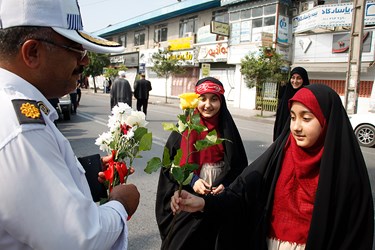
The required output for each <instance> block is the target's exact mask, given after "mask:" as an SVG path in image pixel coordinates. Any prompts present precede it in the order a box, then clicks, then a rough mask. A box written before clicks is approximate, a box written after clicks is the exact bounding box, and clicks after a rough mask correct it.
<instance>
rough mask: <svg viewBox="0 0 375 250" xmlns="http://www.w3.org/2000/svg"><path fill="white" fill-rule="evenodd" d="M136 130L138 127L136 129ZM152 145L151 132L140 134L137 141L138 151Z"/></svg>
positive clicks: (145, 149) (148, 148)
mask: <svg viewBox="0 0 375 250" xmlns="http://www.w3.org/2000/svg"><path fill="white" fill-rule="evenodd" d="M137 130H138V129H137ZM151 147H152V133H147V134H145V135H143V136H142V138H141V141H140V142H139V149H138V150H139V151H149V150H151Z"/></svg>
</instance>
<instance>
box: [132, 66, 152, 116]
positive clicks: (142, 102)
mask: <svg viewBox="0 0 375 250" xmlns="http://www.w3.org/2000/svg"><path fill="white" fill-rule="evenodd" d="M151 90H152V86H151V82H150V81H149V80H146V75H145V73H141V79H140V80H138V81H136V82H135V84H134V97H135V98H136V99H137V110H138V111H141V108H142V107H143V113H145V115H147V106H148V98H149V92H150V91H151Z"/></svg>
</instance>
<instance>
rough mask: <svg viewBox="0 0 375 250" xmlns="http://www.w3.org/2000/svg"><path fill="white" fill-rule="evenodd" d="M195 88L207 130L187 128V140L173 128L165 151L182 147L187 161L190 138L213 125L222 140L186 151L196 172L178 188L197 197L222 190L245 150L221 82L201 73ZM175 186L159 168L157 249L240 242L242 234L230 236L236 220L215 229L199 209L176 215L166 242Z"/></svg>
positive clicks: (207, 248)
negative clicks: (188, 130)
mask: <svg viewBox="0 0 375 250" xmlns="http://www.w3.org/2000/svg"><path fill="white" fill-rule="evenodd" d="M195 92H196V93H197V94H199V95H200V101H199V104H198V107H197V108H196V111H195V112H199V114H200V117H201V120H200V122H201V124H203V125H205V126H206V127H207V128H208V131H203V132H202V133H200V134H198V133H196V131H192V133H191V135H190V140H189V143H187V141H186V139H185V137H182V136H181V135H180V134H178V133H176V132H172V133H171V135H170V136H169V138H168V141H167V143H166V147H167V148H168V149H169V152H170V155H171V159H173V158H174V155H175V154H176V151H177V150H178V149H179V148H181V149H182V157H181V158H182V159H181V162H182V163H184V162H186V155H187V152H188V150H187V149H188V148H190V152H192V151H191V150H193V144H194V143H195V141H196V140H201V139H203V138H204V137H205V136H206V134H207V133H208V132H210V131H212V130H214V129H215V130H216V131H217V133H218V136H219V137H220V138H225V139H227V140H225V141H224V142H223V143H221V144H219V145H216V146H212V147H209V148H207V149H204V150H202V151H199V152H195V153H194V154H192V155H191V157H190V158H189V163H197V164H198V165H199V169H198V170H197V171H195V173H194V177H193V179H192V181H191V183H190V185H186V186H184V187H183V189H185V190H187V191H189V192H193V193H195V194H197V195H200V196H205V195H207V194H212V195H217V194H219V193H221V192H223V190H225V188H226V187H227V186H228V185H229V184H230V183H231V182H232V181H233V180H234V179H235V178H236V177H237V176H238V175H239V174H240V173H241V172H242V170H243V169H244V168H245V167H246V166H247V157H246V152H245V149H244V146H243V144H242V140H241V137H240V134H239V132H238V129H237V127H236V125H235V123H234V121H233V118H232V116H231V114H230V113H229V110H228V108H227V106H226V102H225V98H224V88H223V84H222V83H221V82H220V81H219V80H217V79H215V78H212V77H206V78H203V79H201V80H199V81H198V82H197V84H196V87H195ZM177 189H178V184H177V182H176V181H175V180H174V179H173V176H171V175H170V172H169V169H165V168H162V169H161V171H160V177H159V183H158V190H157V197H156V220H157V223H158V226H159V231H160V236H161V239H162V246H161V249H170V250H179V249H189V250H191V249H194V250H197V249H202V250H203V249H205V250H210V249H219V246H223V245H225V244H228V245H231V246H233V247H235V246H236V244H238V245H241V244H240V239H241V238H239V237H237V236H238V235H235V234H232V232H233V227H235V226H237V225H240V224H241V221H236V220H231V221H229V222H228V223H225V224H223V226H221V227H218V225H217V223H216V222H208V221H206V220H205V219H204V218H203V217H202V216H201V213H200V212H198V213H192V214H190V213H186V212H182V213H180V214H178V215H177V219H176V224H175V225H174V227H173V230H172V232H171V233H172V234H171V236H170V240H166V238H167V235H168V232H169V230H170V228H171V224H172V220H173V214H172V211H171V208H170V200H171V196H172V195H173V193H174V192H175V191H176V190H177ZM227 217H228V218H230V217H231V215H230V214H228V215H227ZM217 220H218V221H219V220H221V218H217ZM168 239H169V238H168ZM233 249H236V248H233ZM237 249H238V248H237Z"/></svg>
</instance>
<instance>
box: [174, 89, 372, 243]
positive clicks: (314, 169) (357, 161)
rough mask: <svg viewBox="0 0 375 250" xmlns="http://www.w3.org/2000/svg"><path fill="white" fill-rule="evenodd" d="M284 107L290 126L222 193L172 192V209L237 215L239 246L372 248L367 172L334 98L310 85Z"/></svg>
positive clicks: (207, 216)
mask: <svg viewBox="0 0 375 250" xmlns="http://www.w3.org/2000/svg"><path fill="white" fill-rule="evenodd" d="M289 107H290V116H291V120H290V126H289V127H285V128H284V130H283V131H282V133H281V135H280V136H279V137H278V138H277V139H276V141H275V142H274V143H273V144H272V145H271V146H270V147H269V148H268V149H267V151H266V152H264V153H263V154H262V155H261V156H260V157H259V158H258V159H256V160H255V161H254V162H253V163H251V164H250V165H249V166H248V167H247V168H246V169H245V170H244V171H243V172H242V174H241V175H240V176H239V177H238V178H237V179H236V180H235V181H234V182H233V183H232V184H231V185H230V186H229V187H228V188H226V189H225V190H224V192H222V193H221V194H219V195H216V196H212V195H208V196H205V197H203V198H202V197H197V196H194V195H192V194H189V193H187V192H185V191H183V192H182V193H181V197H179V196H178V193H177V192H176V193H175V194H174V196H173V197H172V203H171V206H172V207H173V211H174V212H177V211H179V210H183V211H190V212H192V211H203V212H201V214H202V216H204V217H205V219H207V220H209V219H212V220H215V218H220V217H222V218H225V215H226V214H227V213H236V214H237V215H238V216H239V217H240V218H242V219H243V220H244V221H246V223H245V225H247V228H241V229H240V230H239V231H240V232H242V231H245V232H246V233H247V237H246V240H247V242H246V244H244V245H243V248H241V249H260V250H264V249H296V250H303V249H306V250H309V249H311V250H321V249H329V250H336V249H340V250H352V249H358V250H369V249H372V244H373V236H374V208H373V200H372V192H371V186H370V181H369V176H368V173H367V168H366V164H365V161H364V159H363V155H362V152H361V149H360V147H359V145H358V141H357V139H356V137H355V135H354V132H353V128H352V126H351V124H350V121H349V118H348V115H347V114H346V111H345V109H344V107H343V106H342V101H341V99H340V97H339V96H338V95H337V93H336V92H335V91H334V90H332V89H331V88H329V87H327V86H325V85H321V84H313V85H310V86H306V87H304V88H302V89H300V90H299V91H298V92H297V93H296V94H295V95H294V97H293V98H292V99H291V100H290V101H289ZM233 230H238V229H237V228H233Z"/></svg>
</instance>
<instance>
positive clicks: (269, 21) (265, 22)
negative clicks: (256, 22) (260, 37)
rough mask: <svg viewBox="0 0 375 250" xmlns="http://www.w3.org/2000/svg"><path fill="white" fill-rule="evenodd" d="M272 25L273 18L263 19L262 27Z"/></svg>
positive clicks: (273, 23)
mask: <svg viewBox="0 0 375 250" xmlns="http://www.w3.org/2000/svg"><path fill="white" fill-rule="evenodd" d="M272 25H275V16H270V17H265V18H264V26H272Z"/></svg>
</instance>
